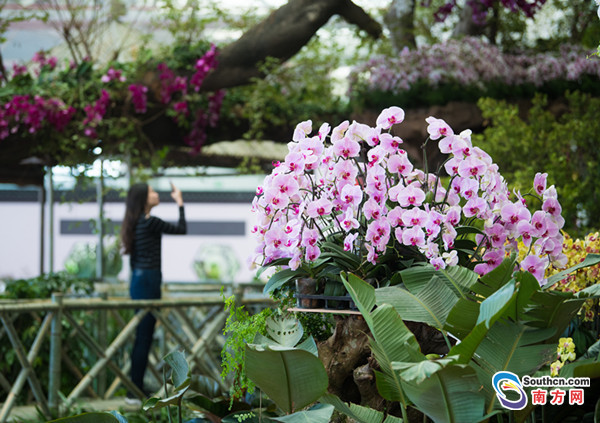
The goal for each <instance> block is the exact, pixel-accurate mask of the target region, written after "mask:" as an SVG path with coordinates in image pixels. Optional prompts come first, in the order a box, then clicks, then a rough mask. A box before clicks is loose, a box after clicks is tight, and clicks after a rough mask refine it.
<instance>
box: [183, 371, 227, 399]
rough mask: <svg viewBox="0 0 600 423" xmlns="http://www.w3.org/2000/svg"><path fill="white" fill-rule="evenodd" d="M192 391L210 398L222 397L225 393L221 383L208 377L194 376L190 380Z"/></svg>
mask: <svg viewBox="0 0 600 423" xmlns="http://www.w3.org/2000/svg"><path fill="white" fill-rule="evenodd" d="M190 390H191V391H194V392H197V393H199V394H202V395H205V396H207V397H208V398H217V397H220V396H221V395H222V394H223V392H222V390H221V386H220V385H219V383H218V382H217V381H216V380H214V379H213V378H210V377H208V376H204V375H199V374H194V375H192V376H191V378H190Z"/></svg>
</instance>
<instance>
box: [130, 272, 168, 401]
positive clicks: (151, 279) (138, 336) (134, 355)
mask: <svg viewBox="0 0 600 423" xmlns="http://www.w3.org/2000/svg"><path fill="white" fill-rule="evenodd" d="M161 282H162V273H161V271H160V270H158V269H131V284H130V285H129V294H130V296H131V299H132V300H156V299H160V296H161V292H160V285H161ZM155 324H156V318H155V317H154V316H153V315H152V314H150V313H148V314H146V316H144V318H143V319H142V321H141V322H140V324H139V325H138V327H137V329H136V332H135V341H134V343H133V350H132V352H131V380H132V381H133V383H135V385H136V386H137V387H138V388H140V390H141V391H142V392H144V393H145V394H147V392H146V391H145V390H144V373H145V372H146V367H148V355H149V353H150V347H151V346H152V337H153V335H154V326H155Z"/></svg>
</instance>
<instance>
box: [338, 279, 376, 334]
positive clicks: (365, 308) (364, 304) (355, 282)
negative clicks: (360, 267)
mask: <svg viewBox="0 0 600 423" xmlns="http://www.w3.org/2000/svg"><path fill="white" fill-rule="evenodd" d="M342 282H343V283H344V286H345V287H346V289H347V290H348V292H349V293H350V296H351V297H352V300H353V301H354V303H355V304H356V307H357V308H358V310H359V311H360V312H361V314H362V315H363V317H364V319H365V321H366V322H367V324H369V321H370V313H371V310H373V307H375V288H373V287H372V286H371V285H369V284H368V283H366V282H365V281H363V280H362V279H361V278H359V277H358V276H356V275H353V274H352V273H350V274H348V277H347V278H346V277H345V276H344V275H342ZM369 326H370V324H369Z"/></svg>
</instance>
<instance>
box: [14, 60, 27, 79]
mask: <svg viewBox="0 0 600 423" xmlns="http://www.w3.org/2000/svg"><path fill="white" fill-rule="evenodd" d="M26 73H27V66H25V65H19V64H17V63H15V64H13V77H14V76H19V75H25V74H26Z"/></svg>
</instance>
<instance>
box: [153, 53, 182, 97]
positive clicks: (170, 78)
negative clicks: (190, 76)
mask: <svg viewBox="0 0 600 423" xmlns="http://www.w3.org/2000/svg"><path fill="white" fill-rule="evenodd" d="M158 70H159V72H160V75H159V79H160V100H161V101H162V103H163V104H168V103H170V102H171V100H172V98H173V95H174V94H175V93H177V92H180V93H181V96H182V97H184V96H185V95H186V94H187V78H186V77H184V76H176V75H175V72H173V71H172V70H171V69H169V66H167V64H166V63H164V62H163V63H159V64H158Z"/></svg>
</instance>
